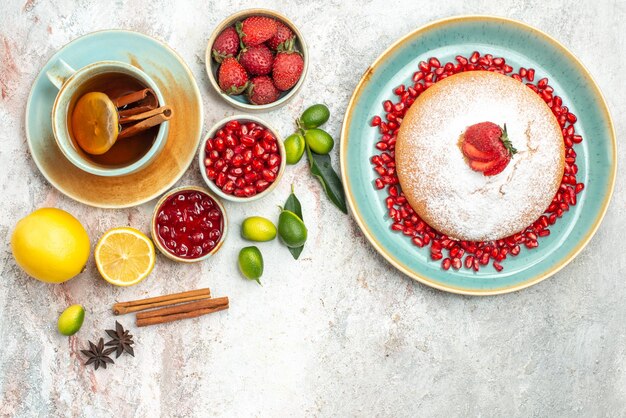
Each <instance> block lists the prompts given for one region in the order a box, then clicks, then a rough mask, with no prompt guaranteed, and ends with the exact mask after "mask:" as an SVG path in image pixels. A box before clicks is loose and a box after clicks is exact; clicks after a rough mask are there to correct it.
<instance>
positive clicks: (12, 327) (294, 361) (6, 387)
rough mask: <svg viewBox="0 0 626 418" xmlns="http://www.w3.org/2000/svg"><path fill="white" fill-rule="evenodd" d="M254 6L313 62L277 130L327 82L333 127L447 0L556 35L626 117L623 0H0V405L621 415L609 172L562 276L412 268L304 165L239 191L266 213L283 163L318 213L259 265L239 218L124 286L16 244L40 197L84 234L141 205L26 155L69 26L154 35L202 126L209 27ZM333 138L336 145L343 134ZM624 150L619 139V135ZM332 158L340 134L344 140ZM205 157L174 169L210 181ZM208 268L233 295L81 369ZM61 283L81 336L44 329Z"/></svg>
mask: <svg viewBox="0 0 626 418" xmlns="http://www.w3.org/2000/svg"><path fill="white" fill-rule="evenodd" d="M253 6H264V7H268V8H273V9H276V10H279V11H281V12H283V13H284V14H286V15H287V16H290V17H291V18H293V20H294V21H295V22H296V23H297V24H298V25H299V27H300V28H301V30H302V32H303V33H304V35H305V36H306V39H307V42H308V44H309V46H310V49H311V59H312V66H311V68H310V75H309V77H308V79H307V81H306V83H305V85H304V88H303V89H302V91H301V92H300V93H299V94H298V96H297V98H296V99H295V100H294V101H293V102H292V103H290V104H289V105H288V106H286V107H284V108H282V109H279V110H277V111H274V112H271V113H269V114H266V115H263V116H265V117H267V119H268V120H269V121H270V122H271V123H272V124H273V125H275V126H276V127H277V128H278V129H279V130H280V132H281V133H283V134H285V135H286V134H289V133H290V130H291V129H292V122H291V120H293V118H294V117H296V116H297V115H298V114H299V112H300V111H301V110H302V108H303V107H304V106H305V105H308V104H311V103H315V102H319V101H325V102H326V103H328V105H329V107H330V109H331V112H332V117H331V119H330V121H329V123H328V129H329V130H330V132H331V133H332V134H333V135H335V136H337V135H338V132H339V129H340V123H341V122H340V121H341V117H342V115H343V112H344V110H345V108H346V106H347V101H348V98H349V95H350V94H351V92H352V89H353V88H354V86H355V84H356V82H357V79H358V78H359V76H360V75H361V73H362V72H363V71H364V70H365V69H366V67H367V65H368V64H369V63H370V62H371V61H372V60H373V59H374V58H375V57H376V56H377V55H378V54H379V53H380V52H381V51H382V50H383V49H384V48H386V46H387V45H388V44H389V43H391V42H392V41H393V40H395V39H396V38H398V37H399V36H401V35H403V34H405V33H407V32H408V31H410V30H411V29H414V28H416V27H418V26H420V25H422V24H424V23H426V22H428V21H430V20H433V19H436V18H441V17H445V16H451V15H455V14H468V13H486V14H497V15H502V16H510V17H513V18H517V19H521V20H524V21H526V22H527V23H530V24H532V25H535V26H537V27H539V28H541V29H543V30H545V31H547V32H548V33H550V34H552V35H554V36H556V37H557V38H558V39H559V40H560V41H562V42H563V43H564V44H565V45H566V46H568V47H569V48H570V49H571V50H572V51H573V52H574V53H575V54H577V55H578V56H579V57H580V58H581V59H582V60H583V62H585V63H586V64H587V65H588V66H589V67H590V69H591V72H592V73H593V75H594V76H595V77H596V79H597V80H598V82H599V84H600V86H601V88H602V89H603V90H604V92H605V93H606V96H607V100H608V103H609V106H610V107H611V109H612V112H613V115H614V116H615V122H616V128H617V134H618V138H623V137H624V135H625V134H626V122H625V120H624V118H623V115H624V113H625V112H626V99H625V97H626V96H625V95H624V82H623V71H624V68H626V55H625V54H624V51H626V36H624V33H623V31H622V29H621V26H622V25H623V22H624V21H625V20H626V4H624V2H623V1H621V0H614V1H609V0H599V1H595V2H590V1H579V2H573V1H569V0H555V1H550V2H548V1H544V0H515V1H511V2H503V1H500V0H481V1H475V2H462V1H447V2H432V1H423V0H419V1H416V0H399V1H393V2H390V1H376V2H358V1H355V0H353V1H339V0H335V1H331V2H328V3H326V4H321V3H314V2H310V1H304V0H299V1H259V2H253V3H249V2H242V1H233V2H220V1H215V0H213V1H205V0H196V1H193V2H192V1H189V2H182V1H181V2H171V1H165V0H153V1H150V2H147V1H129V2H124V1H117V2H111V1H96V0H80V1H77V2H75V1H73V0H56V1H43V0H41V1H37V0H29V1H27V2H26V3H24V2H23V1H15V0H4V1H3V2H2V3H1V4H0V90H1V94H0V129H1V131H0V167H1V173H2V180H0V181H1V190H2V217H1V220H0V236H1V238H2V239H1V240H0V242H1V244H0V245H1V247H0V250H1V253H2V261H1V265H0V271H1V273H0V335H1V336H2V349H0V416H19V417H32V416H42V417H43V416H85V417H98V416H113V415H115V416H120V417H126V416H140V417H141V416H155V415H158V414H161V415H163V416H180V417H183V416H184V417H186V416H213V415H226V416H287V415H289V416H300V415H309V416H311V415H316V416H317V415H318V416H329V415H335V416H352V415H377V416H468V415H469V416H495V417H501V416H551V417H555V416H616V417H617V416H625V415H626V366H625V365H624V360H625V358H626V327H625V325H624V324H625V319H626V303H624V301H625V300H626V286H625V281H626V274H625V273H626V254H624V245H623V237H624V236H626V224H625V222H624V219H625V216H626V210H625V208H626V198H624V183H623V181H622V178H621V175H622V174H623V173H622V171H623V170H621V169H620V176H619V178H618V182H617V188H616V195H615V198H614V199H613V202H612V205H611V208H610V209H609V212H608V214H607V217H606V219H605V221H604V223H603V225H602V227H601V228H600V230H599V232H598V234H597V235H596V237H595V238H594V239H593V240H592V242H591V244H590V245H589V246H588V247H587V248H586V249H585V251H583V253H582V254H581V255H580V256H578V257H577V258H576V259H575V260H574V261H573V262H572V263H571V264H570V265H569V266H568V267H566V268H565V269H564V270H563V271H561V272H560V273H559V274H557V275H556V276H555V277H553V278H551V279H549V280H547V281H545V282H543V283H541V284H539V285H537V286H534V287H532V288H530V289H527V290H524V291H522V292H518V293H514V294H510V295H505V296H499V297H486V298H470V297H460V296H455V295H451V294H446V293H442V292H439V291H435V290H432V289H429V288H427V287H425V286H422V285H419V284H417V283H415V282H413V281H411V280H410V279H408V278H407V277H405V276H403V275H402V274H400V273H398V272H396V271H395V270H393V269H392V268H391V267H390V266H389V264H387V263H386V262H385V261H384V260H383V259H382V258H381V257H379V256H378V255H377V254H376V253H375V252H374V250H373V249H372V248H371V247H370V245H369V244H368V243H367V242H366V241H365V239H364V238H363V236H362V235H361V233H360V232H359V230H358V228H357V226H356V224H355V223H354V222H353V221H352V220H351V219H350V218H349V217H347V216H343V215H341V214H340V213H339V212H338V211H336V210H335V209H333V207H331V206H330V204H329V203H328V202H327V201H326V199H325V198H320V195H319V187H318V185H317V184H316V182H315V181H314V180H313V179H311V178H310V177H309V176H308V175H307V172H306V171H307V169H306V167H305V166H304V164H301V165H299V166H297V167H295V168H293V167H292V168H290V169H289V170H287V173H286V175H285V179H284V181H283V182H282V184H281V185H280V187H279V188H278V190H276V192H275V193H274V195H273V197H269V198H267V199H264V200H262V201H260V202H258V203H254V204H250V205H246V206H236V205H229V206H228V210H229V211H230V218H231V221H232V224H233V227H234V228H233V230H236V225H237V223H238V222H239V221H240V220H241V219H243V217H245V216H249V215H264V216H270V217H271V216H275V215H276V213H277V212H276V204H278V203H282V201H283V200H284V199H285V198H286V197H287V194H288V190H289V184H290V183H291V182H294V183H295V184H296V189H297V191H298V194H299V196H300V198H301V200H302V203H303V206H304V217H305V221H306V222H307V224H308V225H309V231H310V235H309V241H308V243H307V248H306V250H305V251H304V253H303V255H302V259H301V260H300V261H299V262H295V261H293V260H291V259H290V256H289V254H288V252H287V250H286V249H285V248H284V247H281V246H280V245H279V244H278V243H277V242H272V243H269V244H267V245H263V246H262V251H263V252H264V255H265V259H266V274H265V276H264V286H263V287H259V286H257V285H256V284H255V283H253V282H247V281H245V280H243V279H241V278H240V277H239V275H238V273H237V272H236V267H235V259H236V254H237V251H238V249H239V248H240V247H241V246H242V245H243V242H242V241H241V240H240V239H239V238H238V237H237V234H236V233H231V234H230V236H229V238H228V240H227V245H226V247H225V248H224V249H223V250H222V251H221V252H220V254H219V256H218V257H216V259H215V260H212V261H209V262H206V263H203V264H201V265H194V266H180V265H177V264H174V263H173V262H170V261H168V260H166V259H165V258H164V257H159V259H158V265H157V268H156V270H155V272H154V274H153V275H152V277H151V278H149V279H147V280H146V281H145V282H143V283H142V284H140V285H138V286H135V287H132V288H129V289H120V288H113V287H111V286H109V285H108V284H107V283H105V282H103V281H102V280H101V279H100V278H99V277H98V274H97V272H96V271H95V268H94V266H93V264H90V265H89V268H88V270H87V271H86V272H85V273H84V274H82V275H81V276H80V277H79V278H76V279H74V280H72V281H70V282H68V283H66V284H64V285H60V286H50V285H45V284H42V283H39V282H37V281H35V280H31V279H29V278H27V277H26V276H25V275H24V274H22V273H21V272H20V271H19V270H18V268H17V267H16V266H15V264H14V262H13V259H12V257H11V255H10V251H9V248H8V239H9V235H10V230H11V228H12V227H13V225H14V224H15V222H16V221H17V219H19V218H20V217H22V216H24V215H25V214H27V213H29V212H30V211H32V210H33V209H35V208H38V207H41V206H46V205H52V206H57V207H60V208H63V209H66V210H68V211H70V212H71V213H73V214H75V215H76V216H77V217H78V218H80V219H81V220H82V221H83V222H84V224H85V225H86V227H87V229H88V232H89V234H90V236H91V237H92V240H94V241H95V240H96V239H97V237H99V236H100V235H101V234H102V233H103V232H104V231H105V230H107V229H108V228H110V227H113V226H120V225H133V226H135V227H138V228H140V229H142V230H144V231H147V228H148V220H149V217H150V214H151V211H152V205H153V203H152V204H146V205H143V206H141V207H138V208H135V209H130V210H94V209H91V208H88V207H86V206H83V205H80V204H78V203H75V202H73V201H71V200H69V199H67V198H65V197H64V196H63V195H61V194H59V193H58V192H56V191H55V190H54V189H53V188H52V187H51V186H50V185H49V184H47V183H46V182H45V180H44V179H43V177H42V176H41V175H40V174H39V173H38V172H37V169H36V168H35V165H34V164H33V162H32V161H31V159H30V157H29V153H28V150H27V147H26V140H25V134H24V123H23V119H24V108H25V103H26V98H27V95H28V92H29V89H30V85H31V83H32V81H33V79H34V77H35V75H36V74H37V72H38V70H39V69H40V68H41V66H42V65H43V64H44V63H45V62H46V60H47V59H48V58H49V57H50V56H51V55H52V54H53V53H54V51H56V50H57V49H58V48H59V47H61V46H62V45H64V44H65V43H67V42H69V41H70V40H72V39H74V38H75V37H77V36H79V35H82V34H84V33H87V32H90V31H93V30H98V29H106V28H117V27H121V28H127V29H132V30H137V31H141V32H144V33H147V34H149V35H152V36H156V37H157V38H159V39H162V40H165V41H166V42H167V43H169V44H170V45H171V46H172V47H173V48H175V49H176V50H177V51H178V52H179V53H180V54H181V55H182V56H183V57H184V59H185V60H186V61H187V63H188V64H189V65H190V66H191V69H192V71H193V72H194V74H195V75H196V77H197V79H198V83H199V85H200V87H201V90H202V92H203V99H204V101H205V103H204V104H205V109H206V114H205V123H206V126H205V128H206V129H208V128H210V126H211V125H212V124H213V123H214V122H215V121H217V120H218V119H220V118H222V117H223V116H225V115H230V114H234V113H235V111H234V110H233V109H231V108H229V107H227V106H226V105H224V104H222V103H221V102H220V101H218V99H217V97H216V96H215V95H214V94H212V93H211V92H210V91H209V84H208V80H207V77H206V75H205V74H204V64H203V62H202V57H203V56H204V48H205V46H206V45H205V42H206V39H207V38H208V37H209V35H210V33H211V31H212V29H213V27H214V26H215V25H216V24H217V23H218V22H219V21H220V20H221V19H223V18H224V17H226V16H227V15H228V14H230V13H231V12H234V11H236V10H240V9H243V8H247V7H253ZM335 153H336V151H335ZM620 156H621V158H623V157H624V147H622V148H621V149H620ZM334 157H335V160H336V157H337V156H336V154H335V155H334ZM196 170H197V166H195V165H194V166H192V169H191V170H190V171H189V172H188V173H187V175H186V176H185V178H184V179H183V180H181V182H180V183H179V184H187V183H194V184H200V181H201V179H200V176H199V175H198V174H197V171H196ZM200 286H209V287H211V289H212V290H213V291H214V293H215V294H216V295H228V296H230V297H231V308H230V310H229V311H227V312H222V313H218V314H213V315H210V316H207V317H204V318H202V319H200V320H191V321H187V322H179V323H176V324H171V325H168V326H160V327H154V328H146V329H136V328H134V326H132V325H133V324H132V322H133V321H132V320H131V318H130V317H123V318H122V322H123V323H124V324H125V325H127V326H129V327H130V328H131V329H132V330H133V332H134V333H135V335H136V340H137V347H136V353H137V357H136V358H132V357H123V358H120V360H119V362H118V363H119V364H116V365H115V366H114V367H112V368H110V369H109V370H103V371H101V370H98V372H96V373H94V372H93V371H91V370H90V369H89V370H86V369H84V368H83V367H82V366H81V362H82V359H81V358H79V356H80V354H77V350H78V349H79V348H81V347H82V346H84V345H85V343H86V340H87V339H94V338H97V337H100V336H101V335H102V334H103V332H102V330H103V329H104V328H109V327H111V326H112V325H113V323H114V318H113V317H112V315H111V314H110V313H109V312H110V311H109V309H110V305H111V304H112V303H113V302H114V301H116V300H127V299H133V298H136V297H142V296H145V295H149V294H150V295H153V294H159V293H162V292H174V291H181V290H185V289H190V288H196V287H200ZM71 303H82V304H84V305H85V306H86V309H87V317H86V320H85V324H84V326H83V328H82V329H81V331H80V332H79V333H78V334H77V335H76V336H75V337H72V338H69V339H68V338H66V337H61V336H60V335H59V334H58V333H57V332H56V330H55V321H56V318H57V315H58V314H59V313H60V312H61V311H62V310H63V309H64V308H65V307H66V306H67V305H69V304H71Z"/></svg>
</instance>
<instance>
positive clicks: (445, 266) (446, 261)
mask: <svg viewBox="0 0 626 418" xmlns="http://www.w3.org/2000/svg"><path fill="white" fill-rule="evenodd" d="M451 265H452V260H450V259H449V258H446V259H444V260H443V261H442V262H441V267H442V268H443V269H444V270H449V269H450V266H451Z"/></svg>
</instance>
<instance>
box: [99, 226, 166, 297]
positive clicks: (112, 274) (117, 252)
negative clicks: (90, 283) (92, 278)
mask: <svg viewBox="0 0 626 418" xmlns="http://www.w3.org/2000/svg"><path fill="white" fill-rule="evenodd" d="M94 258H95V260H96V266H98V271H99V272H100V274H101V275H102V277H103V278H104V280H106V281H107V282H109V283H111V284H114V285H117V286H131V285H134V284H137V283H139V282H140V281H142V280H143V279H145V278H146V277H148V275H149V274H150V272H151V271H152V269H153V268H154V261H155V258H156V257H155V253H154V244H152V241H150V238H148V237H147V236H146V235H144V234H143V233H141V232H140V231H138V230H136V229H134V228H126V227H124V228H113V229H110V230H108V231H107V232H106V233H105V234H104V235H103V236H102V238H100V241H98V244H97V245H96V250H95V252H94Z"/></svg>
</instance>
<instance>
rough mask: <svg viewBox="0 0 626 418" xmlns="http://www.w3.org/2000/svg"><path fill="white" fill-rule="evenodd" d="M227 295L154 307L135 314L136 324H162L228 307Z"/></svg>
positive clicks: (139, 325) (142, 325)
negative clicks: (164, 306)
mask: <svg viewBox="0 0 626 418" xmlns="http://www.w3.org/2000/svg"><path fill="white" fill-rule="evenodd" d="M228 307H229V301H228V298H227V297H221V298H215V299H206V300H201V301H198V302H191V303H185V304H182V305H176V306H171V307H167V308H161V309H155V310H152V311H148V312H140V313H138V314H137V326H138V327H145V326H148V325H157V324H164V323H166V322H172V321H178V320H181V319H189V318H196V317H198V316H201V315H206V314H210V313H213V312H218V311H222V310H224V309H228Z"/></svg>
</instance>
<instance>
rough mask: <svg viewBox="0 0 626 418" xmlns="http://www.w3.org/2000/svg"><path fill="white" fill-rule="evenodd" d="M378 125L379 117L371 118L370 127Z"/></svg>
mask: <svg viewBox="0 0 626 418" xmlns="http://www.w3.org/2000/svg"><path fill="white" fill-rule="evenodd" d="M378 125H380V116H374V117H373V118H372V126H378Z"/></svg>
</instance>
